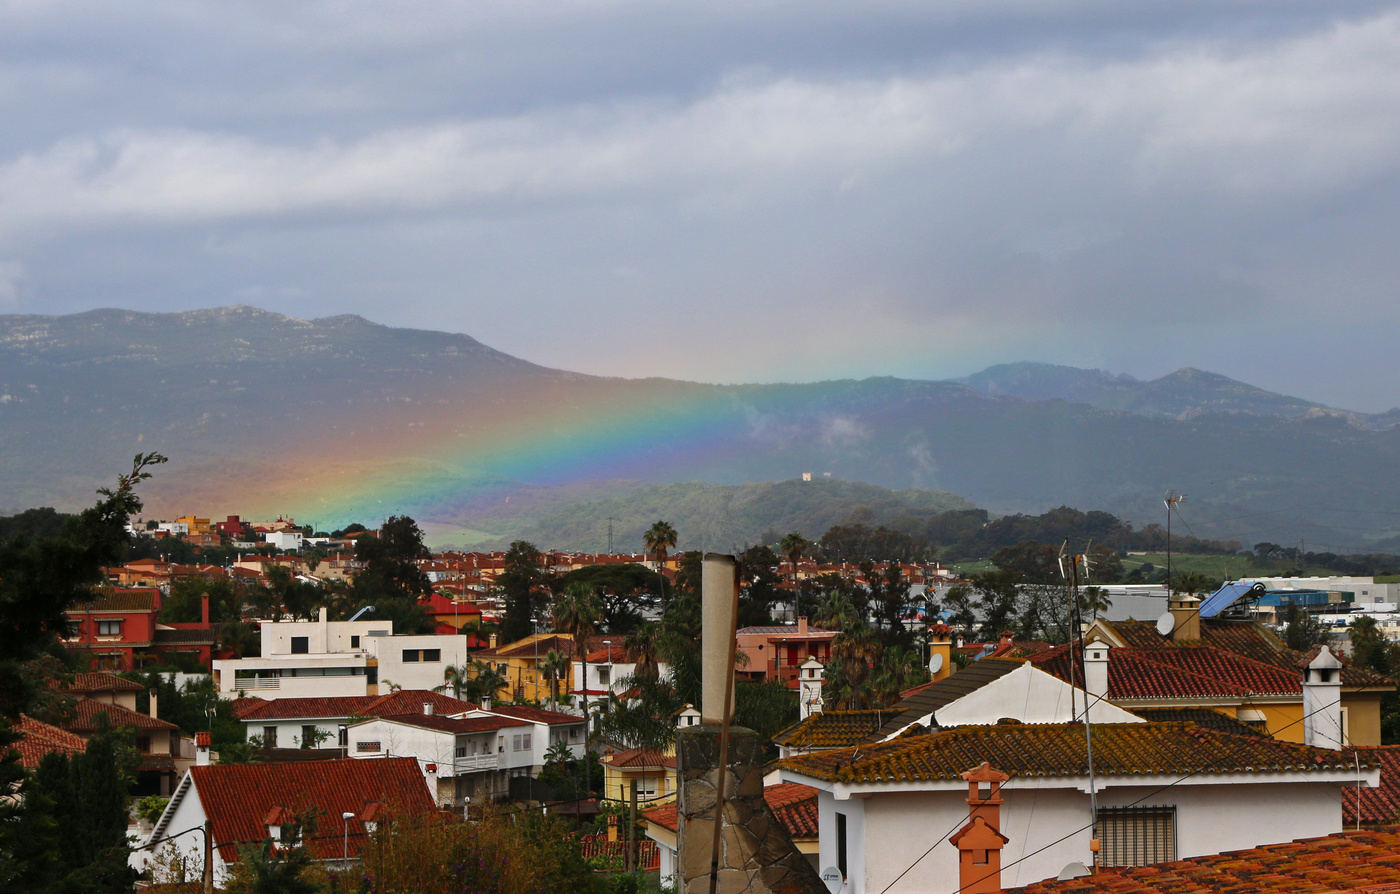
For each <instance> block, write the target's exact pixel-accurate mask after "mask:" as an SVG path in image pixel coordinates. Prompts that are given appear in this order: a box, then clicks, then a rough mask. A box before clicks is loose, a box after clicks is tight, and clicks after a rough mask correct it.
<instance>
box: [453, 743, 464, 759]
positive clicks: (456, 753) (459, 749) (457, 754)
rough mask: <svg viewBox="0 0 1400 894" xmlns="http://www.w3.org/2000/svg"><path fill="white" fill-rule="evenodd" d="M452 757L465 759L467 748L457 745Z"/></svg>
mask: <svg viewBox="0 0 1400 894" xmlns="http://www.w3.org/2000/svg"><path fill="white" fill-rule="evenodd" d="M452 756H453V757H466V756H467V746H465V745H458V746H457V747H456V749H454V750H453V752H452Z"/></svg>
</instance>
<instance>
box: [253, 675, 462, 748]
mask: <svg viewBox="0 0 1400 894" xmlns="http://www.w3.org/2000/svg"><path fill="white" fill-rule="evenodd" d="M248 701H249V702H252V703H251V704H246V705H244V706H242V707H240V708H239V709H238V719H239V720H241V721H242V722H243V731H244V736H245V738H247V739H250V740H251V739H252V738H253V737H255V736H256V737H257V738H258V739H259V740H260V741H261V742H262V744H263V745H265V746H267V747H269V748H345V747H346V746H347V740H346V738H345V729H346V726H347V724H349V722H350V721H351V719H354V718H364V717H383V716H388V715H396V714H417V713H434V714H439V715H449V714H460V713H461V712H463V711H470V710H473V709H474V708H476V705H475V704H474V703H473V702H468V701H462V700H461V699H455V698H452V697H451V696H449V695H443V694H442V693H440V692H431V691H428V690H426V689H401V690H397V691H395V692H391V693H389V694H388V695H379V696H374V695H352V696H338V697H334V698H276V699H272V700H271V701H254V700H252V699H249V700H248Z"/></svg>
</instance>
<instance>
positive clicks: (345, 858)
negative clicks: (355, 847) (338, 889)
mask: <svg viewBox="0 0 1400 894" xmlns="http://www.w3.org/2000/svg"><path fill="white" fill-rule="evenodd" d="M340 818H341V819H342V820H343V821H344V822H345V841H344V843H343V846H342V849H341V855H340V861H341V863H342V868H344V869H348V868H349V867H350V821H351V820H352V819H354V818H355V814H353V813H350V812H349V811H346V812H345V813H342V814H341V815H340Z"/></svg>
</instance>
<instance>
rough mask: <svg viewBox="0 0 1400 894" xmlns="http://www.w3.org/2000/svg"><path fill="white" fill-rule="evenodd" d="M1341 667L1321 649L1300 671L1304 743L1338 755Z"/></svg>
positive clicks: (1339, 746) (1340, 735) (1326, 651)
mask: <svg viewBox="0 0 1400 894" xmlns="http://www.w3.org/2000/svg"><path fill="white" fill-rule="evenodd" d="M1344 739H1345V736H1344V734H1343V730H1342V663H1341V662H1340V661H1338V660H1337V656H1336V655H1333V654H1332V650H1331V649H1329V648H1328V647H1326V646H1323V647H1322V648H1321V649H1319V650H1318V653H1317V657H1316V658H1314V659H1313V660H1312V661H1311V662H1309V664H1308V666H1307V667H1305V668H1303V743H1304V744H1306V745H1311V746H1313V747H1315V748H1330V749H1332V750H1333V751H1341V749H1342V745H1343V744H1345V743H1344Z"/></svg>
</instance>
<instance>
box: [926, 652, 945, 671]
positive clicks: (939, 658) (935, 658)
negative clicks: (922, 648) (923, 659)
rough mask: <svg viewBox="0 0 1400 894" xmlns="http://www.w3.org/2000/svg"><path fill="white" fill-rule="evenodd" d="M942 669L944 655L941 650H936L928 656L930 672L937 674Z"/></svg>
mask: <svg viewBox="0 0 1400 894" xmlns="http://www.w3.org/2000/svg"><path fill="white" fill-rule="evenodd" d="M941 670H943V655H942V653H940V652H934V653H933V654H932V655H930V656H928V672H929V673H931V674H936V673H938V672H939V671H941Z"/></svg>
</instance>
